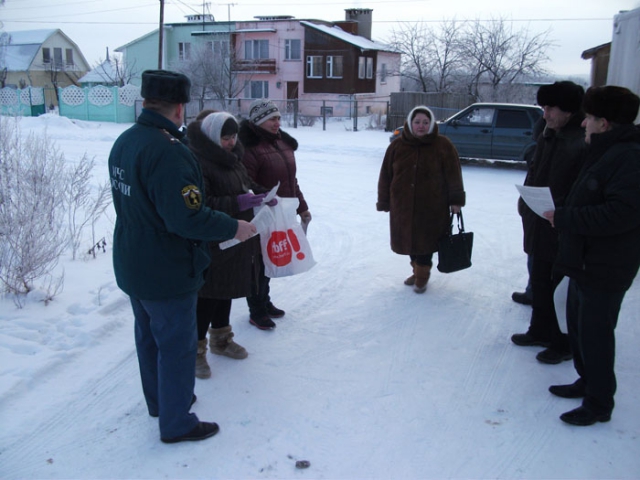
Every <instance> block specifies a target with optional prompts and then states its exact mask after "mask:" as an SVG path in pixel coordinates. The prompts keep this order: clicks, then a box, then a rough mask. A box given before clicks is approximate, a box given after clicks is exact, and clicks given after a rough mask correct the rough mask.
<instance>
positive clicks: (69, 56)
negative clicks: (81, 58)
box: [64, 48, 73, 66]
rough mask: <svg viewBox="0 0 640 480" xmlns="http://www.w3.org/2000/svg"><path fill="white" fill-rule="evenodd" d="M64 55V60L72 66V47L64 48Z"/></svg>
mask: <svg viewBox="0 0 640 480" xmlns="http://www.w3.org/2000/svg"><path fill="white" fill-rule="evenodd" d="M64 55H65V60H66V61H67V65H69V66H72V65H73V49H71V48H66V49H65V50H64Z"/></svg>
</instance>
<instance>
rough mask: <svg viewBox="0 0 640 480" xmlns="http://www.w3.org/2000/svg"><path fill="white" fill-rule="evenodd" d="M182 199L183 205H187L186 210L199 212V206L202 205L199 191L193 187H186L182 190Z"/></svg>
mask: <svg viewBox="0 0 640 480" xmlns="http://www.w3.org/2000/svg"><path fill="white" fill-rule="evenodd" d="M182 198H184V203H186V204H187V208H191V209H193V210H199V209H200V205H201V204H202V194H201V193H200V189H199V188H198V187H196V186H195V185H187V186H186V187H184V188H183V189H182Z"/></svg>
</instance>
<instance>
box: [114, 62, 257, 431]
mask: <svg viewBox="0 0 640 480" xmlns="http://www.w3.org/2000/svg"><path fill="white" fill-rule="evenodd" d="M190 88H191V82H190V81H189V79H188V78H187V77H186V76H184V75H182V74H178V73H174V72H169V71H165V70H148V71H145V72H144V73H143V74H142V89H141V95H142V97H143V98H144V103H143V110H142V113H141V114H140V117H139V118H138V120H137V122H136V124H135V125H134V126H133V127H131V128H129V129H128V130H127V131H125V132H124V133H123V134H122V135H120V137H119V138H118V139H117V140H116V142H115V144H114V145H113V148H112V150H111V154H110V155H109V175H110V178H111V187H112V188H111V190H112V194H113V204H114V207H115V210H116V214H117V218H116V224H115V231H114V238H113V266H114V272H115V276H116V281H117V283H118V286H119V287H120V288H121V289H122V290H123V291H124V292H125V293H127V294H128V295H129V297H130V300H131V305H132V308H133V313H134V317H135V340H136V350H137V353H138V363H139V367H140V376H141V380H142V390H143V393H144V396H145V400H146V403H147V408H148V410H149V415H151V416H152V417H159V425H160V438H161V440H162V441H163V442H165V443H175V442H181V441H186V440H202V439H205V438H208V437H211V436H213V435H215V434H216V433H217V432H218V425H216V424H215V423H209V422H201V421H199V420H198V417H197V416H196V415H195V414H193V413H189V410H190V408H191V405H192V403H193V402H194V401H195V398H196V397H195V395H194V394H193V388H194V385H195V361H196V350H197V331H196V315H195V312H196V301H197V292H198V290H199V289H200V287H201V286H202V284H203V283H204V275H203V272H204V271H205V269H206V268H207V266H208V265H209V256H208V252H207V248H206V247H207V243H206V242H208V241H223V240H228V239H230V238H237V239H239V240H241V241H243V240H246V239H248V238H249V237H251V236H252V235H253V234H255V227H254V226H253V225H251V224H250V223H247V222H244V221H242V220H235V219H233V218H231V217H229V216H228V215H226V214H224V213H220V212H216V211H213V210H211V209H209V208H208V207H206V206H205V205H204V204H203V203H202V198H203V183H202V175H201V171H200V168H199V166H198V164H197V162H196V161H195V159H194V158H193V157H192V155H191V153H190V151H189V149H188V148H187V147H186V146H185V145H184V144H183V143H182V142H181V140H182V138H183V136H184V135H183V134H182V133H181V132H180V130H179V127H180V126H181V125H182V120H183V114H184V104H185V103H187V102H189V98H190Z"/></svg>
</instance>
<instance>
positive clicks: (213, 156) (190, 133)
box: [187, 121, 244, 168]
mask: <svg viewBox="0 0 640 480" xmlns="http://www.w3.org/2000/svg"><path fill="white" fill-rule="evenodd" d="M201 123H202V122H201V121H195V122H191V123H190V124H189V126H188V127H187V138H188V139H189V149H190V150H191V151H192V152H193V154H194V155H195V156H196V158H197V159H198V160H199V161H200V162H202V161H207V162H213V163H215V164H218V165H220V166H223V167H226V168H232V167H233V166H234V165H235V163H236V162H238V161H240V160H241V159H242V156H243V154H244V147H243V146H242V143H240V142H237V143H236V146H235V147H234V148H233V150H232V151H231V152H227V151H226V150H225V149H224V148H222V147H221V146H220V145H218V144H216V143H215V142H214V141H212V140H211V139H210V138H209V137H207V136H206V135H205V134H204V133H203V132H202V129H201V128H200V125H201Z"/></svg>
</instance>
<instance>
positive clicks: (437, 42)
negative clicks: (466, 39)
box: [430, 19, 465, 92]
mask: <svg viewBox="0 0 640 480" xmlns="http://www.w3.org/2000/svg"><path fill="white" fill-rule="evenodd" d="M464 26H465V23H464V22H463V23H461V22H458V21H456V20H455V19H452V20H445V21H443V22H442V24H441V26H440V29H439V30H434V29H430V32H431V34H432V35H431V42H430V55H431V57H432V59H433V68H432V70H431V75H432V77H433V80H434V82H435V83H436V91H437V92H451V91H453V90H455V83H456V77H457V76H458V75H459V74H460V72H461V71H462V70H463V69H464V65H465V58H464V55H463V54H462V50H461V49H460V45H459V41H460V35H461V33H462V29H463V28H464Z"/></svg>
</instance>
